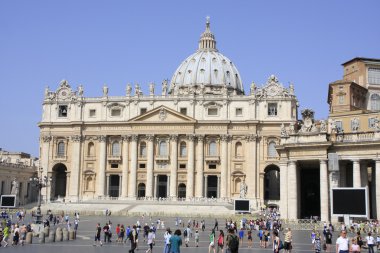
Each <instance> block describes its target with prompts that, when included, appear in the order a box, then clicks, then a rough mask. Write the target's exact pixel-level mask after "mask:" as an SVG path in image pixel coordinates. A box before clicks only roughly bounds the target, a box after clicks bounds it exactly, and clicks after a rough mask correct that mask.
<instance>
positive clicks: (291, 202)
mask: <svg viewBox="0 0 380 253" xmlns="http://www.w3.org/2000/svg"><path fill="white" fill-rule="evenodd" d="M297 183H298V182H297V165H296V162H295V161H290V162H289V166H288V217H289V219H291V220H295V219H297V218H298V196H297V195H298V189H297Z"/></svg>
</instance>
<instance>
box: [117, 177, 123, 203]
mask: <svg viewBox="0 0 380 253" xmlns="http://www.w3.org/2000/svg"><path fill="white" fill-rule="evenodd" d="M122 182H123V175H120V174H119V194H118V197H119V198H120V196H121V184H122Z"/></svg>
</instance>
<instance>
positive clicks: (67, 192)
mask: <svg viewBox="0 0 380 253" xmlns="http://www.w3.org/2000/svg"><path fill="white" fill-rule="evenodd" d="M68 185H70V172H67V173H66V196H69V188H70V187H67V186H68ZM37 199H38V197H37Z"/></svg>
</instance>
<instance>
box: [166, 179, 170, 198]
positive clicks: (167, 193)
mask: <svg viewBox="0 0 380 253" xmlns="http://www.w3.org/2000/svg"><path fill="white" fill-rule="evenodd" d="M169 196H170V175H168V181H167V185H166V197H169Z"/></svg>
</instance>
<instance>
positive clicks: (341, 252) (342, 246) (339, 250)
mask: <svg viewBox="0 0 380 253" xmlns="http://www.w3.org/2000/svg"><path fill="white" fill-rule="evenodd" d="M335 252H336V253H348V239H347V232H346V231H345V230H343V231H342V232H341V233H340V237H339V238H338V239H337V240H336V249H335Z"/></svg>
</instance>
